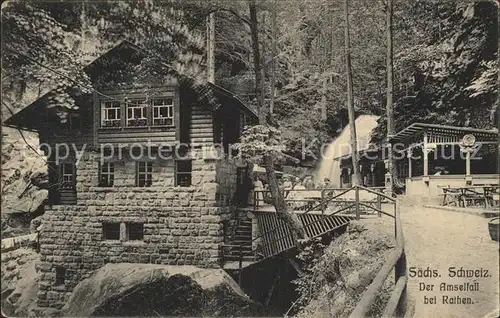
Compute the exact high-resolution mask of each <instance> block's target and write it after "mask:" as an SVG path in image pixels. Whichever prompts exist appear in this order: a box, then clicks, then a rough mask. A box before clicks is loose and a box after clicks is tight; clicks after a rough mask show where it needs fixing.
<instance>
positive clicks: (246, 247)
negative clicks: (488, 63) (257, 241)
mask: <svg viewBox="0 0 500 318" xmlns="http://www.w3.org/2000/svg"><path fill="white" fill-rule="evenodd" d="M234 245H241V249H242V250H243V251H244V250H248V249H252V244H245V243H244V242H241V243H234ZM228 251H239V248H237V247H234V248H232V249H230V250H228Z"/></svg>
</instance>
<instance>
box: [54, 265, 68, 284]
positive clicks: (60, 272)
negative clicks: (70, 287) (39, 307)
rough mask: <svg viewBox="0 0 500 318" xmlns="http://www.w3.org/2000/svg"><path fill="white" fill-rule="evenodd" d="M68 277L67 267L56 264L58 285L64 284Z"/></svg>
mask: <svg viewBox="0 0 500 318" xmlns="http://www.w3.org/2000/svg"><path fill="white" fill-rule="evenodd" d="M65 279H66V269H65V268H64V267H62V266H56V285H64V280H65Z"/></svg>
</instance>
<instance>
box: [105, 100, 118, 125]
mask: <svg viewBox="0 0 500 318" xmlns="http://www.w3.org/2000/svg"><path fill="white" fill-rule="evenodd" d="M101 126H102V127H120V126H121V110H120V102H118V101H113V102H111V101H109V102H102V103H101Z"/></svg>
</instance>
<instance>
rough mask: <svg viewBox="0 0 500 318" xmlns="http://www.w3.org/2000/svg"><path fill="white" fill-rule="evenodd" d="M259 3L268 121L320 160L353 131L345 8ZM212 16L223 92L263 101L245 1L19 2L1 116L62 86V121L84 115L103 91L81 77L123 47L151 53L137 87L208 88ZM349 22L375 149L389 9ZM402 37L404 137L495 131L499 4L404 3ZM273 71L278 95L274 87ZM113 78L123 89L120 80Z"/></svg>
mask: <svg viewBox="0 0 500 318" xmlns="http://www.w3.org/2000/svg"><path fill="white" fill-rule="evenodd" d="M257 4H258V18H259V33H260V36H259V38H260V42H261V43H260V47H261V51H262V54H261V55H262V65H263V67H264V75H265V76H264V79H265V85H264V86H265V95H266V103H269V99H270V96H271V94H274V100H275V105H274V113H273V114H272V118H270V120H271V122H272V123H273V124H274V125H275V126H277V127H278V129H279V130H281V132H282V139H283V142H284V144H285V145H286V147H287V149H286V152H287V153H288V154H290V155H294V156H296V157H299V154H300V151H301V147H302V141H301V138H305V142H306V144H308V142H309V141H311V140H314V139H316V140H318V141H319V142H317V143H316V144H317V145H318V147H317V149H313V150H314V151H315V152H318V151H319V146H320V145H321V142H326V141H328V140H330V139H331V138H333V137H335V136H336V135H337V134H338V132H339V131H340V130H341V129H342V128H343V127H345V126H346V124H347V113H346V89H347V88H346V70H345V56H344V52H343V42H344V32H343V26H344V20H345V19H344V18H343V7H342V2H341V1H324V0H307V1H303V0H288V1H277V0H262V1H258V2H257ZM273 11H275V12H276V19H277V21H276V24H275V25H276V30H275V32H274V33H273V32H272V31H273V27H272V26H273V24H272V21H271V20H272V12H273ZM210 12H215V17H216V36H215V41H216V45H215V47H216V82H217V83H218V84H220V85H222V86H224V87H226V88H228V89H230V90H232V91H234V92H235V93H237V94H239V95H240V96H241V97H242V98H243V99H245V100H246V101H247V102H248V103H250V104H252V103H255V98H254V93H253V90H254V77H253V75H252V74H253V72H252V67H253V63H252V48H251V37H250V28H249V24H248V21H249V13H248V5H247V2H246V1H241V0H240V1H231V2H230V1H222V0H211V1H201V0H192V1H175V0H169V1H157V0H141V1H133V2H124V1H118V2H111V1H100V2H93V1H81V2H61V3H59V2H58V3H56V2H27V1H22V2H21V1H19V2H18V1H12V2H9V3H7V4H4V5H3V6H2V30H3V41H2V53H3V60H2V93H4V94H3V95H4V96H6V97H8V98H4V102H3V103H2V114H3V115H4V116H7V115H10V112H6V111H5V108H7V107H8V108H10V109H11V110H12V111H14V112H15V111H17V110H19V109H20V108H22V107H24V106H26V104H25V103H24V102H23V101H22V99H21V98H20V97H22V96H23V94H24V93H25V92H26V91H28V90H31V91H33V90H35V91H37V92H38V94H42V93H43V92H46V91H47V90H51V89H54V88H57V89H58V90H59V91H58V92H59V94H57V95H55V97H54V100H53V103H51V106H53V107H54V108H55V109H56V110H57V111H58V112H59V113H60V114H61V116H62V117H63V118H64V114H65V109H66V108H77V105H76V104H75V103H74V100H73V99H72V96H71V95H70V94H68V93H67V88H68V87H75V86H76V87H78V88H79V89H80V90H81V92H82V93H85V92H88V91H92V90H98V89H99V87H96V83H92V82H91V81H90V80H89V78H88V76H86V74H85V73H84V72H83V68H84V66H85V65H87V63H88V62H89V61H90V60H92V59H95V58H96V57H97V56H98V55H100V54H102V53H103V52H105V51H106V50H107V49H109V48H110V47H111V46H112V45H113V44H115V43H116V42H117V41H120V40H129V41H131V42H133V43H135V44H138V45H140V46H141V47H143V48H144V49H145V50H146V51H147V52H148V53H149V55H148V58H147V59H145V60H144V61H143V62H141V63H140V65H135V66H134V70H133V71H134V72H133V73H134V74H136V75H135V76H134V78H133V79H132V80H134V81H140V80H146V79H148V78H149V79H151V78H156V79H157V78H163V77H165V76H168V74H171V72H176V73H181V74H183V75H185V76H187V77H188V78H190V79H191V80H192V81H193V83H201V84H202V83H203V82H204V81H205V79H206V76H205V75H204V74H205V73H204V72H205V66H206V61H205V28H206V22H205V19H206V16H207V14H208V13H210ZM349 18H350V22H351V23H350V24H351V26H350V33H351V46H352V47H351V53H352V69H353V75H354V76H353V81H354V89H353V91H354V104H355V108H356V111H357V114H358V115H359V114H376V115H381V118H380V125H379V127H378V128H377V129H376V131H375V132H374V135H373V137H374V138H373V139H374V140H375V141H377V140H381V139H382V137H383V136H384V134H385V132H384V129H385V118H384V110H385V87H386V83H385V81H386V75H385V59H386V55H385V51H386V48H385V45H386V43H385V28H386V26H385V2H384V1H383V0H376V1H373V0H351V1H350V12H349ZM393 30H394V66H395V70H394V73H395V78H394V81H395V85H394V86H395V91H394V105H395V123H396V131H397V130H399V129H401V128H403V127H404V126H406V125H408V124H410V123H412V122H417V121H418V122H433V123H442V124H451V125H463V126H474V127H481V128H491V127H492V126H494V125H495V122H494V121H493V118H494V116H492V114H493V111H494V109H495V97H496V93H497V78H498V60H497V46H498V44H497V43H498V41H497V40H496V39H497V36H498V34H497V33H498V19H497V11H496V6H495V5H494V4H493V3H492V2H487V1H482V2H481V1H480V2H474V1H458V2H457V1H431V0H425V1H423V0H418V1H406V0H395V1H394V18H393ZM273 34H275V36H274V37H273ZM273 41H274V42H275V43H276V56H272V50H271V47H272V43H273ZM273 62H274V63H275V68H276V73H275V74H276V80H275V89H271V87H270V84H269V83H270V77H271V65H272V63H273ZM113 76H115V80H116V81H117V82H118V83H119V82H120V74H114V75H113ZM4 106H5V107H4ZM324 110H326V118H323V117H322V111H324Z"/></svg>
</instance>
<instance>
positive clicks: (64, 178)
mask: <svg viewBox="0 0 500 318" xmlns="http://www.w3.org/2000/svg"><path fill="white" fill-rule="evenodd" d="M68 167H71V169H69V170H71V171H68ZM59 173H60V174H59V182H60V188H63V189H75V188H76V165H75V163H74V162H62V163H61V164H60V165H59Z"/></svg>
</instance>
